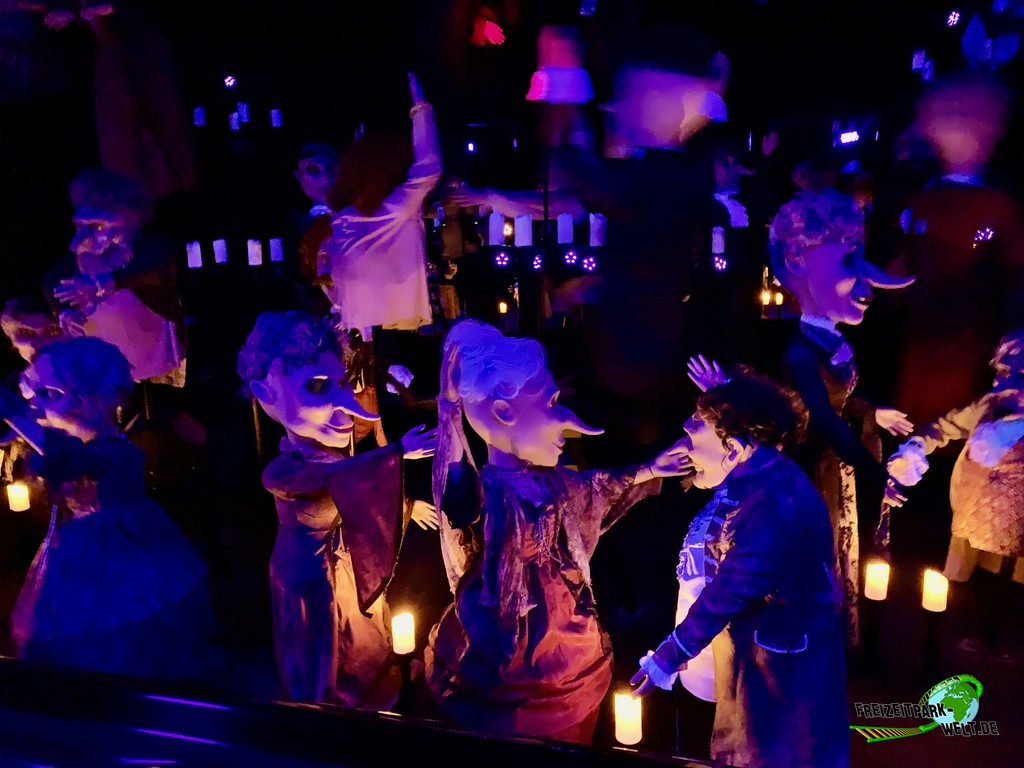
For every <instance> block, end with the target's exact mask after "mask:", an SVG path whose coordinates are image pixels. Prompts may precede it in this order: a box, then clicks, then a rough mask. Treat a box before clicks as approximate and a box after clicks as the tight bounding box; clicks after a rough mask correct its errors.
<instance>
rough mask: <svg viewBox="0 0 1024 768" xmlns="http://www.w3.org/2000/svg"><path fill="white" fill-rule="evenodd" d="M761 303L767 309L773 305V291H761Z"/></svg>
mask: <svg viewBox="0 0 1024 768" xmlns="http://www.w3.org/2000/svg"><path fill="white" fill-rule="evenodd" d="M761 303H762V304H764V305H765V306H766V307H767V306H768V305H769V304H771V303H772V292H771V291H761Z"/></svg>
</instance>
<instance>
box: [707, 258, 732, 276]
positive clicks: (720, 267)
mask: <svg viewBox="0 0 1024 768" xmlns="http://www.w3.org/2000/svg"><path fill="white" fill-rule="evenodd" d="M711 263H712V264H714V267H715V270H716V271H717V272H725V269H726V267H728V266H729V262H728V261H726V259H725V257H724V256H715V258H714V259H712V262H711Z"/></svg>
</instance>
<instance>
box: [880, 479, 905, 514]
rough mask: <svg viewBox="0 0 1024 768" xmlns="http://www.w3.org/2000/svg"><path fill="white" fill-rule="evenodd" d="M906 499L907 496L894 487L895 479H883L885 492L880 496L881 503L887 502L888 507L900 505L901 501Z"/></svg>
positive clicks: (901, 504)
mask: <svg viewBox="0 0 1024 768" xmlns="http://www.w3.org/2000/svg"><path fill="white" fill-rule="evenodd" d="M906 500H907V497H906V496H904V495H903V493H902V492H901V491H900V489H899V488H897V487H896V481H895V480H893V479H892V478H891V477H890V478H889V479H888V480H886V481H885V494H884V495H883V497H882V503H883V504H888V505H889V506H890V507H902V506H903V502H905V501H906Z"/></svg>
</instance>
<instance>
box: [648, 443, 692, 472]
mask: <svg viewBox="0 0 1024 768" xmlns="http://www.w3.org/2000/svg"><path fill="white" fill-rule="evenodd" d="M690 448H691V445H690V438H689V437H682V438H680V439H679V440H677V441H676V442H675V443H674V444H673V445H672V447H670V448H668V449H666V450H664V451H662V452H661V453H659V454H658V456H657V457H656V458H655V459H654V461H652V462H651V463H650V464H649V465H648V466H649V467H650V469H651V473H652V474H653V475H654V476H655V477H678V476H679V475H688V474H690V473H692V472H693V461H692V460H691V459H690Z"/></svg>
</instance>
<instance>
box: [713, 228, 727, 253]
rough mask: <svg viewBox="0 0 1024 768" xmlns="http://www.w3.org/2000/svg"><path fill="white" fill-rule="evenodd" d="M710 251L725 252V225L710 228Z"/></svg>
mask: <svg viewBox="0 0 1024 768" xmlns="http://www.w3.org/2000/svg"><path fill="white" fill-rule="evenodd" d="M711 253H714V254H722V253H725V227H715V228H714V229H712V230H711Z"/></svg>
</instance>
